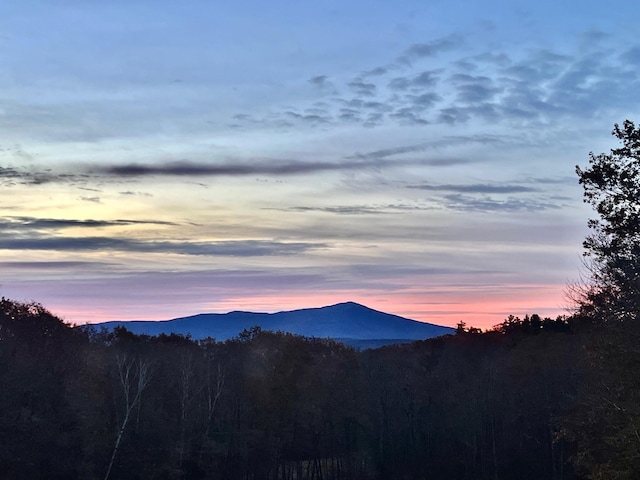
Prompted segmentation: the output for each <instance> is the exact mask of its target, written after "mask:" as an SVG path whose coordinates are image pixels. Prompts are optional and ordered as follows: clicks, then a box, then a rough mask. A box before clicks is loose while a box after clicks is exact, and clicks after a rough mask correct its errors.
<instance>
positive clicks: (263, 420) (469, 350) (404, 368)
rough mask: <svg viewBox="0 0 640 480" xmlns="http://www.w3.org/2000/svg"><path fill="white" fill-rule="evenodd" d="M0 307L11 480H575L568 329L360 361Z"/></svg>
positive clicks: (503, 332)
mask: <svg viewBox="0 0 640 480" xmlns="http://www.w3.org/2000/svg"><path fill="white" fill-rule="evenodd" d="M1 306H2V310H1V313H0V314H1V317H0V320H1V321H0V378H1V380H2V385H3V386H4V388H3V390H2V395H1V397H0V402H2V405H1V406H2V409H1V410H0V415H1V416H0V442H1V443H2V445H4V446H6V447H5V448H3V449H2V450H1V451H0V455H1V456H0V469H1V471H2V472H4V473H6V474H7V475H8V477H7V478H22V479H37V478H65V479H66V478H70V479H73V478H82V479H105V478H110V479H136V478H139V479H173V478H175V479H242V478H246V479H320V478H322V479H367V478H370V479H375V478H408V479H442V480H447V479H452V480H453V479H456V480H459V479H462V480H464V479H474V480H475V479H495V478H500V479H521V478H527V479H570V478H574V476H573V473H572V468H571V467H570V463H569V460H570V457H571V454H572V448H573V444H572V443H571V442H570V441H569V440H568V436H567V439H559V438H558V433H559V426H560V422H559V419H560V418H562V417H563V416H565V415H566V414H567V412H568V411H570V410H571V408H572V406H573V405H574V404H575V402H576V392H577V391H578V384H579V379H580V378H581V376H582V375H583V371H582V368H581V366H580V364H579V363H578V362H576V361H575V359H576V358H577V356H578V355H579V351H580V341H579V340H578V337H577V336H576V335H574V334H572V333H570V328H569V327H568V325H569V324H568V323H567V322H566V319H556V320H551V319H539V317H537V316H532V317H525V319H524V320H522V321H520V320H518V319H516V318H515V317H510V318H509V319H507V320H506V321H505V323H504V324H502V327H500V328H499V329H497V330H494V331H491V332H487V333H479V331H477V330H476V329H462V331H459V333H458V334H457V335H455V336H448V337H441V338H437V339H432V340H427V341H423V342H415V343H412V344H406V345H398V346H393V347H385V348H381V349H377V350H366V351H364V352H357V351H355V350H354V349H352V348H349V347H346V346H345V345H343V344H340V343H337V342H333V341H329V340H320V339H307V338H302V337H299V336H295V335H290V334H283V333H272V332H266V331H262V330H260V329H258V328H256V329H251V330H249V331H246V332H243V333H242V334H241V335H240V336H239V337H238V338H237V339H236V340H233V341H227V342H225V343H219V342H215V340H213V339H208V340H205V341H198V342H196V341H193V340H191V339H190V338H189V337H184V336H180V335H160V336H158V337H150V336H139V335H134V334H132V333H131V332H129V331H127V330H126V329H124V328H118V329H116V330H115V331H113V332H106V331H102V332H99V331H94V330H92V329H91V328H90V327H84V328H75V329H72V328H70V327H69V326H67V325H65V324H64V323H63V322H61V321H60V320H59V319H57V318H56V317H54V316H52V315H51V314H50V313H48V312H47V311H46V310H45V309H44V308H42V307H41V306H39V305H23V304H20V303H16V302H11V301H9V300H2V304H1ZM538 319H539V320H540V322H538ZM538 323H539V324H538ZM532 325H533V326H532ZM578 441H579V439H577V438H576V439H575V442H578ZM7 472H8V473H7Z"/></svg>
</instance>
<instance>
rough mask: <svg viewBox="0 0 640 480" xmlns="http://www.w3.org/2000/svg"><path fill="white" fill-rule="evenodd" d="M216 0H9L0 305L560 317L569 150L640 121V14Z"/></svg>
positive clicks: (575, 205) (0, 83) (592, 145)
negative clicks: (345, 305)
mask: <svg viewBox="0 0 640 480" xmlns="http://www.w3.org/2000/svg"><path fill="white" fill-rule="evenodd" d="M222 3H223V4H222V5H220V4H219V2H205V1H199V0H194V1H189V2H165V1H154V2H151V1H146V0H145V1H140V2H133V4H132V3H131V2H120V1H114V2H85V3H83V2H71V1H67V0H63V1H60V2H39V1H26V2H5V4H3V5H2V6H0V27H1V30H0V31H2V35H1V36H0V58H1V59H2V60H0V68H1V69H0V126H1V128H0V271H1V272H2V275H0V296H4V297H7V298H12V299H16V300H20V301H30V300H34V301H37V302H40V303H42V304H44V305H45V306H46V307H47V308H49V309H50V310H52V311H53V312H54V313H56V314H57V315H59V316H61V317H62V318H64V319H65V320H66V321H68V322H71V323H76V324H81V323H87V322H88V323H96V322H100V321H106V320H133V319H135V320H163V319H170V318H175V317H180V316H187V315H192V314H197V313H203V312H213V313H223V312H227V311H231V310H247V311H257V312H276V311H282V310H292V309H298V308H308V307H319V306H324V305H329V304H334V303H339V302H345V301H355V302H358V303H362V304H364V305H367V306H369V307H371V308H374V309H377V310H381V311H385V312H388V313H393V314H397V315H402V316H406V317H409V318H413V319H416V320H421V321H426V322H431V323H437V324H441V325H448V326H454V325H455V324H456V323H458V322H459V321H461V320H463V321H465V322H466V323H467V324H468V325H474V326H478V327H482V328H489V327H491V326H493V325H495V324H498V323H500V322H501V321H502V320H503V319H504V318H505V317H506V316H507V315H509V314H514V315H519V316H523V315H525V314H531V313H538V314H540V315H543V316H552V317H555V316H556V315H560V314H564V313H566V310H565V309H566V307H567V301H566V299H565V296H564V289H565V287H566V285H567V283H568V282H571V281H573V280H575V279H576V278H578V276H579V274H580V270H579V269H580V265H581V261H580V258H581V242H582V239H583V238H584V236H585V234H586V222H587V219H588V218H589V216H590V215H592V213H591V212H590V211H589V209H588V208H587V207H586V206H585V205H583V203H582V192H581V189H580V186H579V185H578V184H577V178H576V175H575V172H574V169H575V165H576V164H584V163H585V162H586V161H587V155H588V152H589V151H591V150H593V151H596V152H599V151H608V149H609V148H612V147H614V146H615V144H614V142H613V139H612V138H611V137H610V135H608V132H610V131H611V128H612V127H613V124H614V123H616V122H618V123H619V122H622V121H623V120H624V119H625V118H630V119H634V118H635V119H636V120H637V119H638V118H639V117H640V115H638V113H639V112H640V97H639V96H638V91H640V90H639V87H640V43H638V39H637V34H636V31H637V28H636V23H637V22H636V20H637V18H638V16H637V14H638V12H633V13H631V12H629V11H624V9H622V8H619V9H617V10H614V9H611V8H610V7H609V6H607V5H602V6H595V5H594V6H586V5H582V4H580V7H579V8H576V6H577V5H578V4H576V3H575V2H568V3H566V4H564V3H563V4H562V5H558V4H557V2H550V1H542V2H535V4H534V3H532V2H512V3H509V4H504V3H503V2H498V1H493V0H491V1H488V2H483V3H482V4H479V3H474V2H464V1H463V2H445V3H442V2H430V3H429V4H426V3H425V2H418V1H402V2H399V3H398V2H395V3H392V2H374V3H371V2H331V1H330V2H320V3H314V4H313V5H312V4H309V3H307V2H286V1H277V2H275V3H274V2H269V3H263V2H254V1H240V2H222ZM625 8H626V9H627V10H633V9H636V7H634V6H627V7H625Z"/></svg>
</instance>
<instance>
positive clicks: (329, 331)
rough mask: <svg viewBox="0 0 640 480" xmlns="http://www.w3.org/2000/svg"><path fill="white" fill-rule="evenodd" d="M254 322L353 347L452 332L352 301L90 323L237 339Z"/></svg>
mask: <svg viewBox="0 0 640 480" xmlns="http://www.w3.org/2000/svg"><path fill="white" fill-rule="evenodd" d="M256 325H258V326H260V327H261V328H262V329H263V330H271V331H274V332H278V331H280V332H288V333H293V334H296V335H303V336H305V337H318V338H333V339H335V340H339V341H342V342H344V343H346V344H348V345H352V346H355V347H357V348H372V347H378V346H382V345H389V344H393V343H406V342H411V341H413V340H424V339H426V338H431V337H438V336H441V335H447V334H450V333H453V332H454V329H453V328H450V327H442V326H439V325H433V324H430V323H424V322H418V321H416V320H410V319H408V318H403V317H399V316H397V315H391V314H389V313H384V312H379V311H377V310H373V309H371V308H368V307H365V306H364V305H360V304H358V303H354V302H346V303H338V304H337V305H331V306H327V307H320V308H305V309H302V310H292V311H287V312H278V313H253V312H229V313H203V314H200V315H193V316H190V317H182V318H175V319H173V320H164V321H127V322H118V321H114V322H104V323H98V324H95V326H96V327H97V328H100V327H105V328H107V329H109V330H111V329H114V328H115V327H118V326H123V327H126V328H127V329H128V330H130V331H132V332H133V333H136V334H146V335H159V334H161V333H165V334H170V333H177V334H182V335H187V334H190V335H191V337H192V338H193V339H196V340H198V339H202V338H206V337H213V338H215V339H216V340H218V341H224V340H228V339H230V338H233V337H236V336H238V334H239V333H240V332H242V331H243V330H244V329H249V328H251V327H253V326H256Z"/></svg>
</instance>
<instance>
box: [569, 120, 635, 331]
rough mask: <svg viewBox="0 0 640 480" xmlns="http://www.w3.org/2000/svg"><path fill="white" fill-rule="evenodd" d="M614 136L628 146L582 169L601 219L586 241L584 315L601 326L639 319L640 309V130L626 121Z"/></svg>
mask: <svg viewBox="0 0 640 480" xmlns="http://www.w3.org/2000/svg"><path fill="white" fill-rule="evenodd" d="M612 133H613V135H614V136H615V137H617V138H618V140H620V142H621V143H622V146H621V147H620V148H615V149H612V150H611V153H609V154H607V153H601V154H599V155H595V154H594V153H593V152H591V153H590V154H589V166H588V168H586V169H584V170H583V169H582V168H580V166H577V167H576V173H577V174H578V177H579V181H580V184H581V185H582V186H583V188H584V202H585V203H589V204H590V205H591V206H592V207H593V209H594V210H595V211H596V212H597V213H598V215H599V217H600V218H598V219H591V220H589V223H588V225H589V228H591V230H592V232H593V233H592V234H591V235H589V236H588V237H587V238H586V239H585V241H584V248H585V257H586V258H587V267H588V272H589V277H590V278H589V283H588V284H587V288H583V289H582V290H581V291H580V292H579V293H580V295H579V298H578V299H577V300H578V303H579V307H580V308H581V310H582V313H587V314H590V315H591V316H592V317H597V318H598V319H600V320H612V319H615V320H618V321H622V320H625V319H629V318H633V319H635V318H637V317H638V311H639V309H640V127H639V128H636V126H635V125H634V123H633V122H631V121H630V120H625V122H624V123H623V125H622V127H620V126H619V125H618V124H616V125H615V127H614V129H613V132H612Z"/></svg>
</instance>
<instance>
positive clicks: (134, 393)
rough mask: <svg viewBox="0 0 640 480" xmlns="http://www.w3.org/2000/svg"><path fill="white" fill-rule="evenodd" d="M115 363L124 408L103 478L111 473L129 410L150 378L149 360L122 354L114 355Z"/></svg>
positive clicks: (139, 398)
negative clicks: (136, 358)
mask: <svg viewBox="0 0 640 480" xmlns="http://www.w3.org/2000/svg"><path fill="white" fill-rule="evenodd" d="M116 363H117V368H118V372H117V374H118V381H119V383H120V387H122V393H123V395H124V406H125V408H124V417H123V418H122V423H121V424H120V429H119V430H118V435H117V436H116V441H115V444H114V446H113V453H112V454H111V460H110V461H109V466H108V467H107V472H106V473H105V476H104V480H108V478H109V475H110V474H111V469H112V467H113V462H114V461H115V458H116V455H117V453H118V449H119V448H120V443H121V442H122V437H123V436H124V432H125V429H126V428H127V424H128V423H129V418H130V417H131V412H132V411H133V409H134V408H136V406H138V405H139V404H140V403H141V399H142V392H144V390H145V389H146V388H147V386H148V385H149V381H150V380H151V373H150V372H149V367H150V362H148V361H146V360H142V359H141V358H138V360H137V361H136V360H135V359H131V358H129V356H128V355H126V354H124V355H117V356H116Z"/></svg>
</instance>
